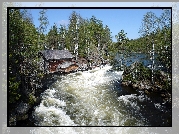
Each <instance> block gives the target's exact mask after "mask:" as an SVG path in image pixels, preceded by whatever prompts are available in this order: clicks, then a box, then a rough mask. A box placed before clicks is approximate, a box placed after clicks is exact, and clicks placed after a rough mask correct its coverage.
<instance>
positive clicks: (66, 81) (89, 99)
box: [34, 66, 147, 126]
mask: <svg viewBox="0 0 179 134" xmlns="http://www.w3.org/2000/svg"><path fill="white" fill-rule="evenodd" d="M122 73H123V72H122V71H119V72H117V71H111V66H105V67H104V68H102V69H100V68H96V69H94V70H90V71H86V72H77V73H72V74H69V75H67V76H57V77H58V80H57V81H56V82H55V83H54V84H53V85H52V86H51V87H50V88H49V89H48V90H46V91H45V92H44V94H43V95H42V102H41V104H40V105H39V106H38V107H36V109H35V112H34V118H35V119H36V121H37V122H36V125H37V126H140V125H142V126H144V125H147V122H146V121H145V120H144V119H143V118H142V115H141V114H140V112H139V110H140V107H139V106H137V101H135V100H136V99H137V96H136V95H135V94H131V95H122V96H120V97H119V96H117V93H116V90H114V83H115V82H118V81H119V80H120V79H121V76H122ZM119 90H120V89H119ZM141 101H143V100H142V98H141ZM136 115H137V116H136Z"/></svg>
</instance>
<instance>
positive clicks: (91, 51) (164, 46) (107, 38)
mask: <svg viewBox="0 0 179 134" xmlns="http://www.w3.org/2000/svg"><path fill="white" fill-rule="evenodd" d="M46 12H48V10H47V9H42V10H41V11H40V12H39V22H40V25H39V27H35V25H34V24H33V17H32V15H31V14H30V13H29V12H28V10H26V9H13V8H9V9H8V76H9V77H8V86H9V87H8V93H9V100H8V101H9V103H10V104H11V105H13V104H15V103H16V102H18V101H19V100H26V101H27V102H28V103H29V104H30V105H33V104H34V103H35V98H34V92H32V91H34V90H37V89H38V88H41V79H42V78H43V76H44V73H43V71H42V70H40V69H39V64H40V58H39V56H38V52H39V51H41V50H46V49H59V50H63V49H67V50H69V51H70V52H71V53H72V54H74V55H77V56H78V57H83V58H85V59H92V61H94V60H95V59H98V58H99V59H104V60H109V61H110V64H111V65H113V64H114V57H115V55H116V53H121V54H123V56H124V57H127V56H128V55H129V54H131V53H146V54H150V52H151V51H153V48H152V46H153V44H155V49H154V50H155V53H157V54H158V57H157V60H159V61H160V62H161V64H162V65H163V66H165V67H166V68H167V72H169V73H171V68H172V63H171V53H172V48H171V47H172V45H171V42H172V40H171V39H172V38H171V34H172V32H171V10H163V13H162V14H161V16H160V17H157V16H156V15H155V14H154V13H153V12H147V13H146V14H145V15H144V17H143V20H141V27H140V29H139V33H140V35H141V36H140V37H139V38H138V39H131V40H129V38H128V37H127V33H125V31H124V30H123V29H120V30H119V33H118V34H117V35H116V36H115V38H116V39H117V42H113V41H112V35H111V31H110V28H109V27H108V26H107V25H105V24H103V22H102V21H101V20H99V19H97V18H96V17H95V16H92V17H91V18H88V19H84V18H82V17H81V16H80V14H77V13H76V12H72V13H71V15H70V16H69V22H70V23H69V25H68V26H67V27H66V26H64V25H60V27H58V26H57V25H56V24H55V23H54V25H53V26H52V27H51V28H50V30H49V31H47V26H48V25H49V21H48V16H47V15H46ZM46 31H47V34H45V32H46ZM24 90H26V91H28V92H29V93H28V94H27V95H24V94H25V93H24Z"/></svg>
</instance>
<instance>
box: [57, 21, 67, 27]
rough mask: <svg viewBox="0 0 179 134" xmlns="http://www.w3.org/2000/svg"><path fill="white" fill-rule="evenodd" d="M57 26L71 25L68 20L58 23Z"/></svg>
mask: <svg viewBox="0 0 179 134" xmlns="http://www.w3.org/2000/svg"><path fill="white" fill-rule="evenodd" d="M57 24H58V25H60V24H61V25H65V26H67V25H68V24H69V21H68V20H59V21H58V22H57Z"/></svg>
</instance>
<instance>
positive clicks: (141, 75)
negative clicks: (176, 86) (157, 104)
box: [121, 62, 172, 104]
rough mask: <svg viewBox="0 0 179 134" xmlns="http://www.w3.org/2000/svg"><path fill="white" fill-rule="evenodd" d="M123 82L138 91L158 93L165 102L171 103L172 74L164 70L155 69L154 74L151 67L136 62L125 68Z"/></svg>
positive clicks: (123, 84)
mask: <svg viewBox="0 0 179 134" xmlns="http://www.w3.org/2000/svg"><path fill="white" fill-rule="evenodd" d="M152 77H153V79H152ZM121 84H122V86H130V87H132V88H133V89H134V90H136V91H143V92H144V93H145V94H151V93H157V94H158V95H159V96H160V97H162V100H163V103H169V104H171V94H172V87H171V75H170V74H167V73H165V72H163V71H159V70H154V71H153V74H152V70H151V69H149V68H147V67H144V66H143V65H142V63H139V62H135V63H133V64H132V65H130V66H129V67H126V68H125V70H124V73H123V75H122V81H121Z"/></svg>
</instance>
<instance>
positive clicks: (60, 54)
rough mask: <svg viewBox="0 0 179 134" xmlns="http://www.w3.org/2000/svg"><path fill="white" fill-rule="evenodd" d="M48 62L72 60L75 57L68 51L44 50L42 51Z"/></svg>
mask: <svg viewBox="0 0 179 134" xmlns="http://www.w3.org/2000/svg"><path fill="white" fill-rule="evenodd" d="M40 53H42V55H43V57H44V58H45V59H46V60H61V59H72V58H74V56H73V55H72V54H71V53H70V52H69V51H68V50H44V51H41V52H40Z"/></svg>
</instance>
